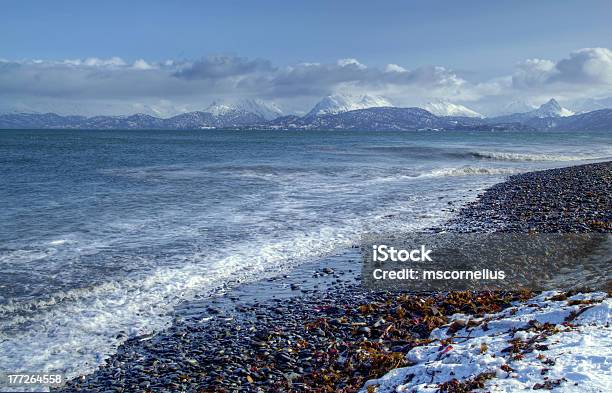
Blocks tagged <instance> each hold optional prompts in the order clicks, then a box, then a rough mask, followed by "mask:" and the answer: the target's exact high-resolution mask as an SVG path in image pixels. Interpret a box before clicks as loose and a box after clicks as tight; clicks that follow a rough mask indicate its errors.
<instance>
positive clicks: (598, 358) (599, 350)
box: [362, 292, 612, 393]
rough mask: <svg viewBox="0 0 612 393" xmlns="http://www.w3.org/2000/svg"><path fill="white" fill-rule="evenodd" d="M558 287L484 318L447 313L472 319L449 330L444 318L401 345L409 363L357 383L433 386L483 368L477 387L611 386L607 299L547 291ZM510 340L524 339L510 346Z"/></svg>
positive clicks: (380, 387) (407, 388) (392, 388)
mask: <svg viewBox="0 0 612 393" xmlns="http://www.w3.org/2000/svg"><path fill="white" fill-rule="evenodd" d="M558 294H559V293H558V292H546V293H543V294H541V295H539V296H537V297H535V298H533V299H531V300H530V301H528V302H526V303H522V304H515V306H514V307H511V308H508V309H506V310H504V311H501V312H499V313H496V314H490V315H485V316H484V317H483V318H474V317H470V316H467V315H460V314H457V315H454V316H453V317H452V318H451V321H458V320H462V321H463V322H466V323H468V322H469V321H470V318H471V323H469V324H468V326H470V325H473V326H472V327H468V328H462V329H460V330H458V331H456V332H455V333H450V334H449V333H448V332H447V331H448V326H445V327H441V328H439V329H436V330H434V331H433V332H432V333H431V335H430V338H432V339H433V340H434V341H433V342H431V343H430V344H428V345H425V346H421V347H415V348H413V349H412V350H411V351H409V352H408V353H407V355H406V357H407V359H408V360H409V361H410V362H411V363H412V364H413V365H411V366H409V367H404V368H399V369H395V370H392V371H391V372H389V373H387V374H386V375H384V376H383V377H381V378H379V379H375V380H370V381H368V382H367V383H366V384H365V386H364V388H363V390H362V391H363V392H366V391H367V387H368V386H371V387H372V388H375V391H377V392H381V393H382V392H436V391H438V390H439V387H440V386H439V385H440V384H441V383H444V382H448V381H451V380H453V379H456V380H458V381H460V382H462V381H467V380H470V379H474V378H475V377H477V376H478V375H480V374H482V373H489V372H490V373H494V376H495V377H494V378H491V379H487V380H486V381H485V382H484V383H485V388H484V390H483V391H490V392H509V391H511V392H514V391H532V390H533V389H534V387H536V388H537V387H540V388H542V387H544V386H546V385H547V384H548V385H549V386H552V387H553V388H554V390H555V391H558V392H573V391H577V390H579V391H581V392H584V393H587V392H609V391H612V372H611V371H612V370H611V366H612V327H611V326H610V322H611V321H612V312H611V311H612V299H610V298H607V295H606V294H605V293H601V292H595V293H587V294H578V295H575V296H573V297H569V298H567V299H566V300H553V299H551V298H552V297H553V296H554V295H558ZM536 321H537V322H536ZM546 323H549V324H552V325H543V324H546ZM442 340H445V341H444V342H442ZM511 340H516V341H514V342H518V343H521V345H523V344H524V345H526V347H524V348H522V349H519V350H518V351H517V352H512V351H508V348H510V347H511V346H512V342H511ZM538 384H539V386H538Z"/></svg>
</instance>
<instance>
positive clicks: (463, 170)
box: [420, 166, 524, 177]
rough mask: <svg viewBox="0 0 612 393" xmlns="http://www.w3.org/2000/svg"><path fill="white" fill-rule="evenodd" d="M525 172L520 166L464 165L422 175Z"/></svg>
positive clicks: (509, 173) (475, 174) (479, 174)
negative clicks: (488, 166) (489, 166)
mask: <svg viewBox="0 0 612 393" xmlns="http://www.w3.org/2000/svg"><path fill="white" fill-rule="evenodd" d="M521 172H524V170H521V169H518V168H487V167H476V166H462V167H456V168H441V169H435V170H433V171H430V172H426V173H423V174H421V175H420V176H422V177H446V176H490V175H513V174H517V173H521Z"/></svg>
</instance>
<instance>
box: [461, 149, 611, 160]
mask: <svg viewBox="0 0 612 393" xmlns="http://www.w3.org/2000/svg"><path fill="white" fill-rule="evenodd" d="M471 154H472V156H474V157H476V158H483V159H489V160H495V161H586V160H603V159H607V158H610V157H609V156H601V155H596V156H595V155H592V154H581V155H567V154H556V153H516V152H501V151H477V152H472V153H471Z"/></svg>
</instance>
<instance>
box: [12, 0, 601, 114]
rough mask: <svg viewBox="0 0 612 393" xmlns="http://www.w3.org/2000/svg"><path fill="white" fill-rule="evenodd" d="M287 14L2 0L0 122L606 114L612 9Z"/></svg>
mask: <svg viewBox="0 0 612 393" xmlns="http://www.w3.org/2000/svg"><path fill="white" fill-rule="evenodd" d="M219 3H222V4H219ZM296 3H297V2H287V1H283V2H281V1H263V0H262V1H257V2H255V1H246V0H245V1H224V2H215V4H211V3H207V2H201V1H181V2H167V1H146V2H145V1H142V2H139V1H130V2H119V1H105V2H98V3H93V2H83V1H54V2H44V1H36V2H34V1H28V0H20V1H12V0H8V1H3V2H2V8H3V9H2V12H1V13H0V112H10V111H38V112H46V111H55V112H58V113H62V114H68V113H70V114H86V115H93V114H129V113H135V112H145V113H150V114H157V115H159V116H169V115H173V114H176V113H179V112H183V111H190V110H199V109H203V108H205V107H206V106H208V105H209V104H210V103H211V102H212V101H214V100H220V101H232V100H236V99H240V98H259V99H263V100H267V101H270V102H274V103H276V104H277V105H278V106H279V107H281V108H282V109H283V110H284V111H285V112H287V113H303V112H304V111H308V110H309V109H310V107H312V105H314V103H316V101H318V100H319V99H320V98H321V97H323V96H325V95H328V94H333V93H344V94H355V95H358V94H364V93H369V94H376V95H382V96H384V97H386V98H388V99H389V100H390V101H391V102H393V103H394V104H395V105H398V106H414V105H423V104H424V103H426V102H428V101H431V100H437V99H442V100H449V101H452V102H456V103H461V104H464V105H466V106H468V107H470V108H473V109H476V110H478V111H480V112H483V113H485V114H493V113H499V112H503V111H504V109H505V108H506V106H507V105H509V104H511V103H512V102H525V103H528V104H533V105H539V104H541V103H543V102H544V101H546V100H548V99H549V98H551V97H555V98H557V99H558V100H559V101H560V102H561V103H562V104H566V105H567V106H570V107H572V106H573V107H574V109H576V108H578V107H580V106H593V105H595V103H598V104H600V103H607V102H610V103H612V100H610V99H609V98H608V97H611V96H612V23H610V22H609V21H610V20H612V3H610V2H609V1H572V2H569V1H560V0H557V1H538V2H533V1H513V2H503V4H502V2H490V1H480V2H475V1H462V2H456V1H447V2H445V1H385V2H376V3H372V2H366V1H364V2H359V1H333V2H331V1H308V2H301V3H300V4H296ZM381 3H382V4H381ZM374 4H376V5H374ZM597 100H599V101H597ZM578 109H580V108H578Z"/></svg>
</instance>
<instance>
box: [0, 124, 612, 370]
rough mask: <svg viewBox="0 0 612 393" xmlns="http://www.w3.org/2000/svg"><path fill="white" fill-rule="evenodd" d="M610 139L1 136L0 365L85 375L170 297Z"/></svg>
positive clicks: (575, 156) (594, 152)
mask: <svg viewBox="0 0 612 393" xmlns="http://www.w3.org/2000/svg"><path fill="white" fill-rule="evenodd" d="M611 135H612V133H609V132H571V133H570V132H481V131H479V132H470V131H461V132H434V131H427V132H367V131H326V132H319V131H316V132H313V131H291V132H283V131H211V130H206V131H80V130H19V131H0V204H1V206H0V373H3V372H4V373H16V372H30V373H32V372H38V373H43V372H47V373H61V374H63V375H64V376H67V377H72V376H75V375H78V374H80V373H86V372H90V371H92V370H94V369H95V368H96V367H97V366H98V365H99V364H101V363H102V362H103V361H104V359H105V358H107V357H108V356H109V355H110V354H112V352H113V351H114V350H115V349H116V347H117V345H119V344H120V343H121V341H122V340H125V338H126V337H131V336H136V335H141V334H147V333H151V332H154V331H156V330H159V329H163V328H164V327H165V326H168V324H169V323H171V321H172V314H173V310H174V309H175V307H176V306H177V305H178V304H179V303H181V302H182V301H184V300H189V299H192V298H194V297H195V296H206V295H207V294H210V293H214V291H215V290H217V289H219V288H221V287H224V286H227V285H228V284H231V285H235V284H236V283H238V282H245V281H253V280H257V279H258V278H261V277H264V276H265V275H266V274H270V272H275V271H281V270H283V269H285V270H286V269H290V268H291V267H292V266H296V265H298V264H302V263H305V262H308V261H313V260H317V259H318V258H324V257H326V256H329V255H333V254H336V253H341V252H342V251H343V250H346V249H347V248H349V247H351V246H352V245H354V244H358V243H359V239H360V236H361V235H362V234H363V233H365V232H373V231H374V232H381V233H389V232H394V231H398V230H401V231H407V230H411V229H419V228H424V227H430V226H432V225H436V224H439V223H441V222H443V221H444V220H446V219H448V218H449V217H450V216H452V215H453V214H454V212H455V211H456V209H457V208H458V207H459V206H460V205H461V204H462V203H465V202H466V201H470V200H473V199H474V198H475V197H476V195H477V194H478V193H479V192H481V191H482V190H483V189H485V188H486V187H488V186H490V185H492V184H494V183H496V182H500V181H503V179H504V178H505V177H507V176H508V175H511V174H516V173H521V172H525V171H530V170H536V169H545V168H553V167H562V166H569V165H576V164H579V163H586V162H593V161H602V160H606V159H610V158H611V156H612V137H611Z"/></svg>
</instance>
